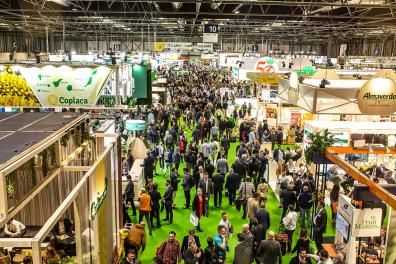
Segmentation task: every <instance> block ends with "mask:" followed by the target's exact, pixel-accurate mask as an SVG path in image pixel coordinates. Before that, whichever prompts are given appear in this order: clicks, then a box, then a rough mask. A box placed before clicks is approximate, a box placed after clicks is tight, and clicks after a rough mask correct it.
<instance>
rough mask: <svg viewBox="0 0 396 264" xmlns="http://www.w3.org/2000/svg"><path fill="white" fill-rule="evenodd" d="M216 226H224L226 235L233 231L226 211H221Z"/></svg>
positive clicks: (228, 235)
mask: <svg viewBox="0 0 396 264" xmlns="http://www.w3.org/2000/svg"><path fill="white" fill-rule="evenodd" d="M218 226H224V227H225V228H226V232H227V237H230V236H231V234H232V233H233V227H232V224H231V221H230V219H229V218H228V214H227V212H222V213H221V220H220V222H219V225H218Z"/></svg>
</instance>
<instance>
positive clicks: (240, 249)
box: [233, 240, 253, 264]
mask: <svg viewBox="0 0 396 264" xmlns="http://www.w3.org/2000/svg"><path fill="white" fill-rule="evenodd" d="M252 262H253V247H252V243H250V242H249V241H246V240H244V241H242V242H240V243H239V244H238V245H236V247H235V257H234V262H233V264H250V263H252Z"/></svg>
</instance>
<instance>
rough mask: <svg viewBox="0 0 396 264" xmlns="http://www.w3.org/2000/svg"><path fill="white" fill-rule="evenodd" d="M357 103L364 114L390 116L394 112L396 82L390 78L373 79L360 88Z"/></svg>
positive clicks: (395, 110) (395, 105) (395, 108)
mask: <svg viewBox="0 0 396 264" xmlns="http://www.w3.org/2000/svg"><path fill="white" fill-rule="evenodd" d="M357 101H358V105H359V109H360V111H361V112H362V113H364V114H374V115H387V114H392V113H394V112H396V82H395V81H394V80H393V79H391V78H384V77H378V78H373V79H371V80H369V81H367V82H366V83H365V84H364V85H363V87H362V88H360V90H359V91H358V94H357Z"/></svg>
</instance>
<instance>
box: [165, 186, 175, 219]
mask: <svg viewBox="0 0 396 264" xmlns="http://www.w3.org/2000/svg"><path fill="white" fill-rule="evenodd" d="M166 184H167V188H166V191H165V193H164V197H163V200H164V207H165V211H166V218H165V221H169V224H172V223H173V188H172V185H171V184H170V181H169V180H167V181H166Z"/></svg>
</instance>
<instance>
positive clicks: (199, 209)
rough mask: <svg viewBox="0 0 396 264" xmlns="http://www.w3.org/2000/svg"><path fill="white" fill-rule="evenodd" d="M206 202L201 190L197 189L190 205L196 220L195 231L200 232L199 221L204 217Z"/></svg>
mask: <svg viewBox="0 0 396 264" xmlns="http://www.w3.org/2000/svg"><path fill="white" fill-rule="evenodd" d="M205 203H206V200H205V196H204V194H203V192H202V189H201V188H198V189H197V194H196V195H195V197H194V201H193V204H192V210H193V212H194V213H195V215H196V216H197V218H198V225H197V231H198V232H202V229H201V225H200V222H199V221H200V219H201V217H202V216H203V215H205V213H206V212H205V211H206V204H205Z"/></svg>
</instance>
